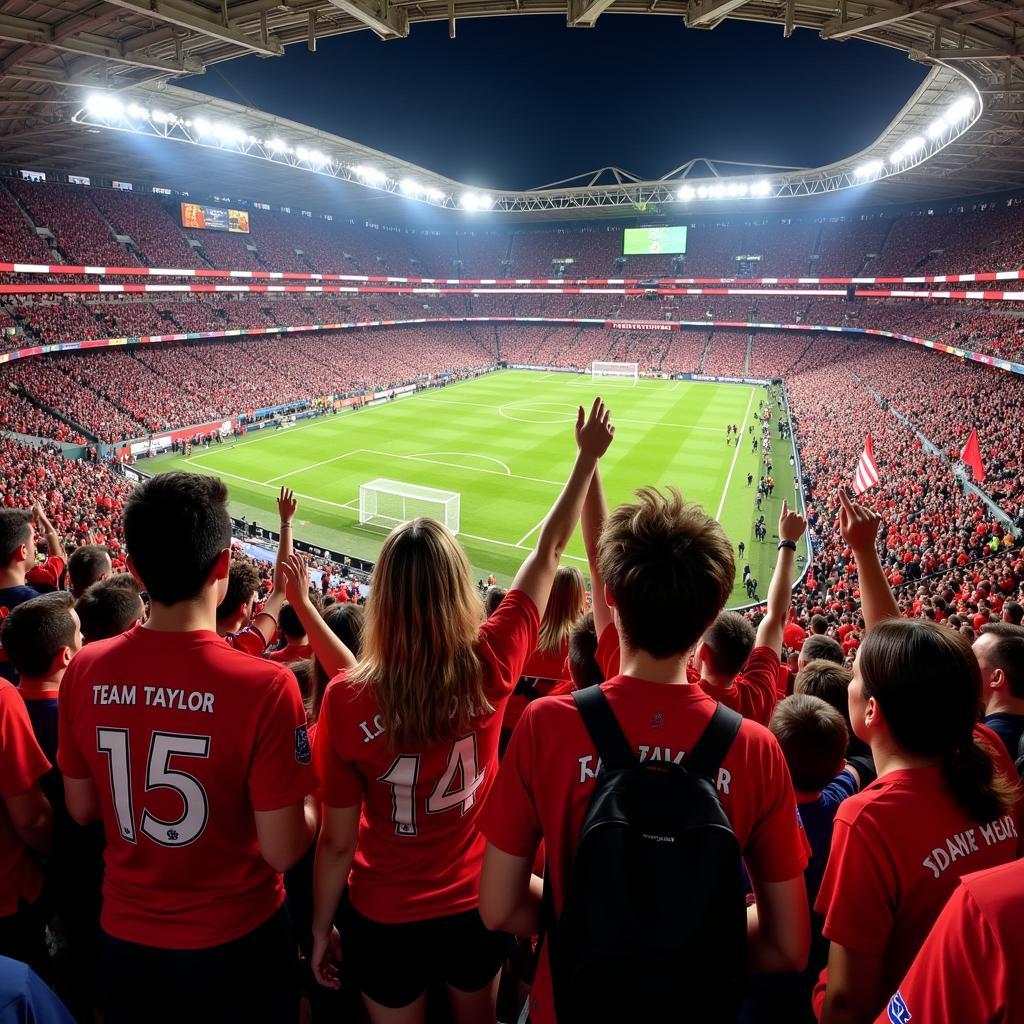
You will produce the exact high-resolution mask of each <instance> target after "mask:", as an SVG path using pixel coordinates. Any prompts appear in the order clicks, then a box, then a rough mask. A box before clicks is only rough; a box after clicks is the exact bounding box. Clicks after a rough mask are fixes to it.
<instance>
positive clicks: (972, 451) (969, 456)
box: [960, 428, 985, 484]
mask: <svg viewBox="0 0 1024 1024" xmlns="http://www.w3.org/2000/svg"><path fill="white" fill-rule="evenodd" d="M960 458H961V459H963V460H964V462H966V463H967V465H968V466H970V468H971V475H972V476H973V477H974V482H975V483H976V484H980V483H981V482H982V480H984V479H985V465H984V463H983V462H982V461H981V445H980V444H978V431H977V428H975V429H974V430H972V431H971V436H970V437H969V438H967V444H965V445H964V450H963V451H962V452H961V453H960Z"/></svg>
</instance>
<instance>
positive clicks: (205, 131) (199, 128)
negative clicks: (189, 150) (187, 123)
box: [192, 117, 213, 135]
mask: <svg viewBox="0 0 1024 1024" xmlns="http://www.w3.org/2000/svg"><path fill="white" fill-rule="evenodd" d="M192 125H193V127H194V128H195V130H196V134H197V135H210V134H212V133H213V126H212V125H211V124H210V122H209V121H207V120H206V118H205V117H197V118H196V119H195V120H194V121H193V122H192Z"/></svg>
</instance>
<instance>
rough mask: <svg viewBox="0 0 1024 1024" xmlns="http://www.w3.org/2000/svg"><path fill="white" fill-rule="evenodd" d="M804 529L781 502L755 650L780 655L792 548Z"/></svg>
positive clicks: (789, 590)
mask: <svg viewBox="0 0 1024 1024" xmlns="http://www.w3.org/2000/svg"><path fill="white" fill-rule="evenodd" d="M806 529H807V522H806V520H805V519H804V517H803V516H802V515H800V513H799V512H792V511H790V508H789V503H788V502H787V501H783V502H782V513H781V515H780V516H779V557H778V558H777V559H776V561H775V574H774V575H773V576H772V582H771V586H770V587H769V588H768V607H767V609H766V610H765V616H764V618H763V619H762V620H761V625H760V626H758V627H757V646H758V647H770V648H771V649H772V650H773V651H775V653H776V654H781V653H782V631H783V630H784V629H785V628H786V620H787V619H788V618H789V606H790V600H791V598H792V595H793V563H794V562H795V561H796V546H797V543H798V542H799V540H800V538H801V537H802V536H803V535H804V530H806Z"/></svg>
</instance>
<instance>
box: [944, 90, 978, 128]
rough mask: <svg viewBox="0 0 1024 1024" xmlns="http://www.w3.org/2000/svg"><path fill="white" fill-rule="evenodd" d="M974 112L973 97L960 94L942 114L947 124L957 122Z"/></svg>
mask: <svg viewBox="0 0 1024 1024" xmlns="http://www.w3.org/2000/svg"><path fill="white" fill-rule="evenodd" d="M973 113H974V99H973V97H971V96H961V97H960V99H958V100H957V101H956V102H955V103H953V104H952V106H950V108H949V110H947V111H946V113H945V114H944V115H943V117H944V119H945V120H946V121H947V122H948V123H949V124H959V123H960V122H961V121H964V120H966V119H967V118H968V117H970V116H971V114H973Z"/></svg>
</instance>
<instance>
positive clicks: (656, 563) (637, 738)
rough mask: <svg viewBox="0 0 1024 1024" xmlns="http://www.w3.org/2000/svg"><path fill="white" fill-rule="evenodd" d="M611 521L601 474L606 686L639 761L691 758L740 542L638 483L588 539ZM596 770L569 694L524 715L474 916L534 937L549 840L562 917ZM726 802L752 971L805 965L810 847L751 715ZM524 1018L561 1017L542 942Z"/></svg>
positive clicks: (780, 761)
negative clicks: (739, 855)
mask: <svg viewBox="0 0 1024 1024" xmlns="http://www.w3.org/2000/svg"><path fill="white" fill-rule="evenodd" d="M604 516H605V512H604V497H603V495H602V494H601V489H600V483H599V480H598V478H597V477H596V476H595V483H594V484H593V485H592V487H591V491H590V496H589V497H588V500H587V505H586V506H585V512H584V538H585V540H587V539H589V538H593V537H595V536H596V537H598V538H599V539H598V540H597V542H596V550H595V551H591V545H590V543H588V554H591V562H592V564H593V565H596V566H597V569H598V579H600V580H601V581H602V582H601V583H600V584H599V583H598V582H597V580H595V581H594V586H595V597H596V596H597V594H598V593H599V592H600V591H601V590H602V589H603V593H604V598H605V600H604V601H603V602H597V601H595V616H596V614H597V607H599V606H600V605H601V604H605V607H606V608H608V609H609V611H610V613H611V615H612V617H613V619H614V624H615V627H616V629H617V632H618V635H619V637H620V638H621V643H622V648H621V666H620V669H619V673H617V674H616V675H615V676H614V678H611V679H609V680H608V681H607V682H605V683H602V684H601V690H602V691H603V693H604V696H605V697H606V699H607V701H608V704H609V706H610V708H611V710H612V712H613V713H614V715H615V717H616V718H617V719H618V722H619V725H620V726H621V727H622V730H623V732H624V733H625V736H626V739H627V740H628V741H629V743H630V746H632V747H633V748H634V749H635V750H636V751H637V754H638V756H639V758H640V759H641V761H643V760H648V759H651V760H657V759H664V760H670V761H674V762H677V763H678V762H679V761H680V760H683V762H684V763H685V754H686V751H689V750H692V749H693V748H694V745H695V743H696V742H697V740H698V739H699V737H700V736H701V735H702V734H703V732H704V730H705V728H706V727H707V725H708V722H709V721H710V719H711V717H712V715H713V714H714V711H715V702H714V701H713V700H712V699H711V698H710V697H709V696H708V695H707V694H706V693H705V692H704V691H703V690H702V689H701V688H700V686H699V685H695V684H694V683H693V681H692V680H691V679H690V678H689V677H688V676H687V671H686V665H687V660H688V658H689V656H690V653H691V651H692V650H693V648H694V647H695V645H696V644H697V642H698V641H699V639H700V637H701V635H702V634H703V632H704V631H705V629H706V628H707V627H708V625H709V624H710V623H711V622H712V621H713V620H714V618H715V616H716V615H717V614H718V612H719V611H720V610H721V608H722V607H723V606H724V604H725V602H726V601H727V600H728V598H729V596H730V595H731V593H732V589H733V585H734V584H735V565H734V562H733V554H732V544H731V543H730V541H729V540H728V538H727V537H726V536H725V534H724V533H723V531H722V528H721V527H720V526H719V524H718V523H717V522H715V521H714V520H713V519H711V518H710V517H709V516H707V515H706V514H705V513H704V511H703V510H702V509H701V508H700V507H699V506H697V505H695V504H692V503H686V502H684V501H683V499H682V496H681V495H680V494H679V492H678V491H673V492H671V493H670V494H669V495H668V496H665V495H662V494H660V493H659V492H657V491H655V490H654V489H653V488H644V489H643V490H641V491H639V492H638V503H637V504H633V505H623V506H620V507H619V508H618V509H616V510H615V511H614V512H612V513H611V514H610V515H608V517H607V522H606V523H605V525H604V527H603V529H601V530H600V531H599V532H596V531H595V532H592V531H591V528H592V527H593V526H594V525H595V521H597V520H601V519H603V518H604ZM782 621H784V620H780V622H779V626H778V628H779V631H780V633H781V628H782ZM780 642H781V637H780ZM600 769H601V765H600V763H599V761H598V756H597V752H596V750H595V747H594V743H593V741H592V740H591V738H590V736H589V733H588V732H587V729H586V727H585V726H584V724H583V720H582V718H581V716H580V713H579V711H578V709H577V708H576V705H575V701H574V700H573V698H572V696H571V695H567V696H559V697H547V698H544V699H542V700H539V701H534V702H533V703H532V704H531V705H530V707H529V708H527V710H526V712H525V714H524V715H523V718H522V720H521V721H520V723H519V726H518V728H517V729H516V731H515V733H514V734H513V736H512V741H511V743H510V744H509V747H508V751H507V752H506V755H505V760H504V761H503V763H502V767H501V770H500V772H499V773H498V781H497V782H496V783H495V786H494V791H493V793H492V794H491V797H490V800H489V801H488V803H487V806H486V807H485V808H484V813H483V819H482V821H481V830H482V831H483V833H484V835H485V836H486V837H487V841H488V845H487V853H486V856H485V860H484V870H483V875H482V878H481V883H480V910H481V913H482V915H483V917H484V921H485V922H486V923H487V924H488V925H489V926H490V927H491V928H501V929H504V930H507V931H512V932H515V933H516V934H518V935H523V936H530V935H536V934H537V933H538V931H539V928H540V914H541V902H542V900H541V890H540V886H539V884H538V883H539V880H538V879H536V878H534V877H533V876H532V870H533V866H534V858H535V855H536V852H537V849H538V846H539V844H540V842H541V840H543V841H544V846H545V850H546V854H547V864H546V876H547V877H548V878H550V882H551V891H552V896H553V900H554V909H555V912H556V913H558V912H559V911H560V910H561V907H562V905H563V902H564V898H565V894H566V891H567V885H568V882H569V878H570V874H571V871H572V862H573V851H574V849H575V846H576V844H577V840H578V837H579V832H580V827H581V824H582V822H583V818H584V815H585V814H586V811H587V807H588V805H589V802H590V798H591V794H592V793H593V790H594V785H595V782H594V780H595V778H596V777H597V774H598V772H599V771H600ZM718 794H719V798H720V800H721V802H722V806H723V808H724V810H725V813H726V814H727V815H728V817H729V820H730V822H731V824H732V827H733V830H734V831H735V833H736V837H737V839H738V841H739V844H740V847H741V849H742V850H743V856H744V860H745V863H746V866H747V869H748V871H749V874H750V877H751V880H752V882H753V887H754V892H755V894H756V905H755V906H754V907H752V908H751V909H750V911H749V915H748V923H749V935H750V948H749V953H750V964H751V966H752V968H753V969H754V970H758V971H782V970H800V969H801V968H802V967H803V966H804V965H805V963H806V960H807V952H808V947H809V938H810V937H809V914H808V909H807V892H806V888H805V886H804V880H803V871H804V868H805V867H806V865H807V847H806V843H805V839H804V836H803V833H802V831H801V829H800V825H799V819H798V817H797V812H796V799H795V796H794V792H793V784H792V781H791V780H790V775H789V771H788V769H787V768H786V763H785V759H784V758H783V755H782V750H781V749H780V747H779V745H778V742H777V741H776V740H775V738H774V737H773V736H772V735H771V733H770V732H768V730H767V729H765V728H764V727H763V726H760V725H758V724H757V723H755V722H751V721H748V720H743V722H742V724H741V725H740V728H739V732H738V734H737V736H736V739H735V740H734V741H733V744H732V746H731V747H730V749H729V752H728V754H727V755H726V757H725V760H724V761H723V763H722V768H721V770H720V773H719V777H718ZM609 884H610V885H614V884H616V883H615V881H614V880H612V879H610V880H609ZM647 952H648V951H646V950H645V951H643V952H642V953H641V951H639V950H638V951H637V955H638V956H640V955H644V956H646V955H647ZM530 1019H531V1021H533V1022H534V1024H552V1022H553V1021H554V1019H555V1016H554V1007H553V999H552V990H551V975H550V969H549V964H548V959H547V955H546V948H545V953H544V954H543V955H542V959H541V963H540V967H539V972H538V975H537V979H536V981H535V983H534V987H533V992H532V994H531V1000H530Z"/></svg>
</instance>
